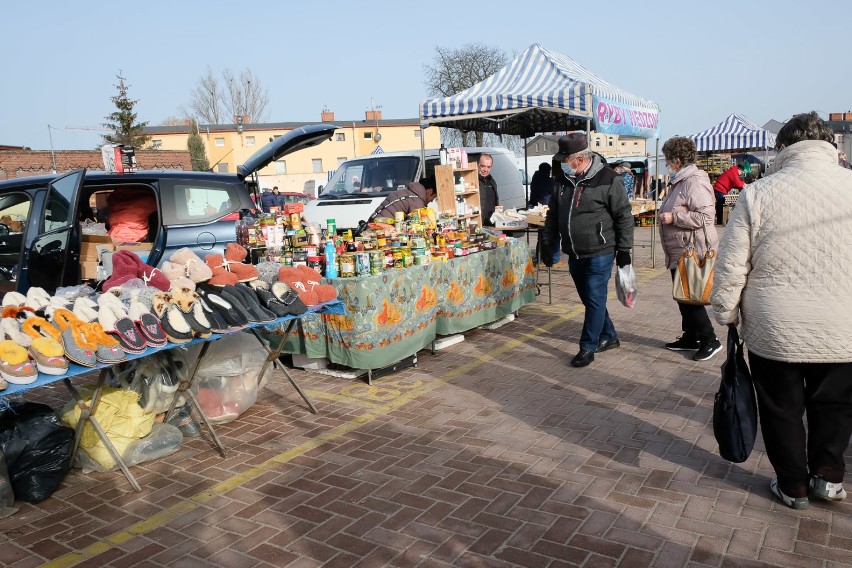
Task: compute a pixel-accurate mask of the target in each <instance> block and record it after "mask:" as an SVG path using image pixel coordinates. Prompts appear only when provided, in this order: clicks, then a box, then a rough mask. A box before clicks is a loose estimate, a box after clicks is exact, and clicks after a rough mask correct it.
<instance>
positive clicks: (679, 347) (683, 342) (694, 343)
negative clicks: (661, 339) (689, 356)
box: [666, 337, 701, 351]
mask: <svg viewBox="0 0 852 568" xmlns="http://www.w3.org/2000/svg"><path fill="white" fill-rule="evenodd" d="M699 347H701V344H700V343H698V340H697V339H694V340H689V339H687V338H686V337H678V338H677V341H672V342H671V343H666V349H668V350H669V351H698V348H699Z"/></svg>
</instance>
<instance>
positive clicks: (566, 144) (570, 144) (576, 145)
mask: <svg viewBox="0 0 852 568" xmlns="http://www.w3.org/2000/svg"><path fill="white" fill-rule="evenodd" d="M588 147H589V140H588V139H587V138H586V133H585V132H571V133H570V134H566V135H565V136H560V137H559V152H558V153H557V154H556V155H555V156H553V161H554V162H561V161H562V160H564V159H565V158H567V157H568V156H570V155H571V154H576V153H577V152H580V151H582V150H585V149H586V148H588Z"/></svg>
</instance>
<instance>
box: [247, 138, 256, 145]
mask: <svg viewBox="0 0 852 568" xmlns="http://www.w3.org/2000/svg"><path fill="white" fill-rule="evenodd" d="M246 146H254V136H246Z"/></svg>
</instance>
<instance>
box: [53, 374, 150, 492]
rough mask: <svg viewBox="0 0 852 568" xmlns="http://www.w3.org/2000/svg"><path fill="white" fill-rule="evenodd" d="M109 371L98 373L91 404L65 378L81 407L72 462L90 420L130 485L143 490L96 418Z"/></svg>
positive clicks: (137, 489) (66, 384)
mask: <svg viewBox="0 0 852 568" xmlns="http://www.w3.org/2000/svg"><path fill="white" fill-rule="evenodd" d="M107 371H108V369H107V368H104V369H101V372H100V374H99V375H98V382H97V385H96V386H95V392H94V393H92V401H91V403H90V404H86V401H85V399H84V398H83V397H82V396H81V395H80V392H79V391H78V390H77V387H75V386H74V383H72V382H71V379H70V378H65V379H63V382H64V383H65V386H66V387H67V388H68V390H69V392H71V396H72V397H74V400H75V401H76V402H77V406H78V407H80V418H79V420H77V427H76V428H75V429H74V449H73V450H72V452H71V462H72V463H73V462H74V457H75V456H76V455H77V451H78V450H79V449H80V439H81V438H82V436H83V427H84V426H85V425H86V421H89V422H90V423H91V424H92V428H94V429H95V432H96V433H97V434H98V438H100V439H101V442H103V444H104V446H106V448H107V450H109V453H110V454H111V455H112V457H113V459H114V460H115V461H116V463H117V464H118V467H120V468H121V471H122V472H123V473H124V476H125V477H126V478H127V481H129V482H130V485H132V486H133V489H135V490H136V491H142V488H141V487H140V486H139V483H138V482H137V481H136V478H135V477H133V474H132V473H130V470H129V469H128V468H127V464H125V463H124V459H123V458H122V457H121V454H119V453H118V450H116V449H115V446H113V445H112V442H111V441H110V439H109V437H107V435H106V432H104V429H103V428H101V425H100V423H98V420H97V418H95V411H96V410H97V409H98V403H99V402H100V397H101V390H102V389H103V386H104V383H105V382H106V376H107Z"/></svg>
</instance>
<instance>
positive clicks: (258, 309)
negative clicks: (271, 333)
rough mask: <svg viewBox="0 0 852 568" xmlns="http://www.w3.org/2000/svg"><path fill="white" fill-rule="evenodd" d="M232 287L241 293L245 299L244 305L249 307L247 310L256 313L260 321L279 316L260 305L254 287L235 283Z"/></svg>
mask: <svg viewBox="0 0 852 568" xmlns="http://www.w3.org/2000/svg"><path fill="white" fill-rule="evenodd" d="M234 289H236V290H237V292H239V293H240V294H242V296H243V298H245V300H246V302H245V306H246V307H247V308H249V311H251V312H253V313H254V314H255V315H257V317H258V318H260V321H262V322H268V321H275V320H276V319H278V317H279V316H277V315H275V313H274V312H272V311H270V310H268V309H266V308H265V307H264V306H263V305H261V303H260V300H259V299H258V297H257V292H256V290H255V289H254V288H252V287H251V286H247V285H246V284H237V285H235V286H234Z"/></svg>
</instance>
